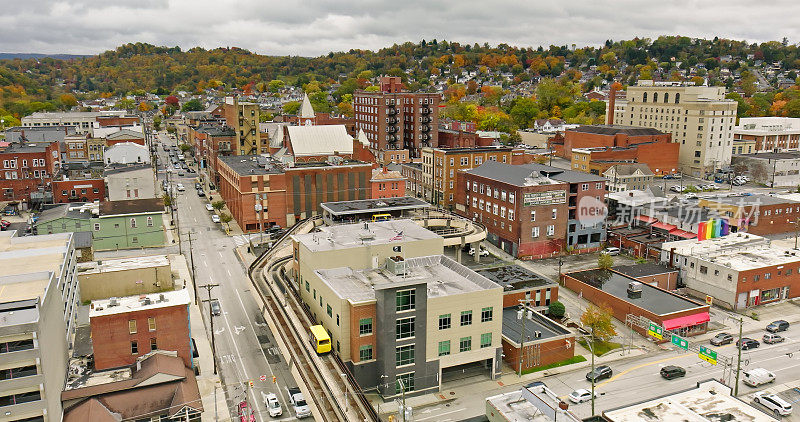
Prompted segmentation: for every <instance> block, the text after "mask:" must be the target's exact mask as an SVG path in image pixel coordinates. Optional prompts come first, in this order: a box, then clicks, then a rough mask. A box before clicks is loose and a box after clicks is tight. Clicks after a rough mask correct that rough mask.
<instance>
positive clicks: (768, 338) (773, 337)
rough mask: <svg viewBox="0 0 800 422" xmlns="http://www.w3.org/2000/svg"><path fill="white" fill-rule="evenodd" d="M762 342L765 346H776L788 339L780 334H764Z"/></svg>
mask: <svg viewBox="0 0 800 422" xmlns="http://www.w3.org/2000/svg"><path fill="white" fill-rule="evenodd" d="M761 340H762V341H763V342H764V344H775V343H780V342H782V341H784V340H786V339H785V338H784V337H783V336H782V335H780V334H775V333H767V334H764V337H762V338H761Z"/></svg>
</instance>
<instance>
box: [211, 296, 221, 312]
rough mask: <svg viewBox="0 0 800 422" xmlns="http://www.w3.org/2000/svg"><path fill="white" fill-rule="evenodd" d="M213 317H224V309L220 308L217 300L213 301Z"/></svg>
mask: <svg viewBox="0 0 800 422" xmlns="http://www.w3.org/2000/svg"><path fill="white" fill-rule="evenodd" d="M211 315H213V316H220V315H222V307H221V306H219V301H218V300H217V299H212V300H211Z"/></svg>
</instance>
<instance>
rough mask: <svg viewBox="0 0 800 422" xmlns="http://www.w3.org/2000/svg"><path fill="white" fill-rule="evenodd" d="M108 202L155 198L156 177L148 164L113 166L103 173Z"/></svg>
mask: <svg viewBox="0 0 800 422" xmlns="http://www.w3.org/2000/svg"><path fill="white" fill-rule="evenodd" d="M103 178H104V179H105V182H106V188H107V189H106V194H107V195H108V200H109V201H123V200H127V199H151V198H156V197H158V196H157V191H156V175H155V172H153V167H151V166H150V165H149V164H129V165H115V166H112V167H110V168H106V170H105V172H103Z"/></svg>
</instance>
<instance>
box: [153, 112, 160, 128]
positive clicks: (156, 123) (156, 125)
mask: <svg viewBox="0 0 800 422" xmlns="http://www.w3.org/2000/svg"><path fill="white" fill-rule="evenodd" d="M153 129H155V130H161V115H160V114H156V115H155V116H153Z"/></svg>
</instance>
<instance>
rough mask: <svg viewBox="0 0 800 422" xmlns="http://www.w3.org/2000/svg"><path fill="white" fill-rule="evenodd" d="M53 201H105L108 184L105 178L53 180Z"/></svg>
mask: <svg viewBox="0 0 800 422" xmlns="http://www.w3.org/2000/svg"><path fill="white" fill-rule="evenodd" d="M52 189H53V203H56V204H64V203H68V202H94V201H103V200H105V197H106V184H105V180H104V179H103V178H97V179H69V178H67V177H64V178H62V179H61V180H53V182H52Z"/></svg>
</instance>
